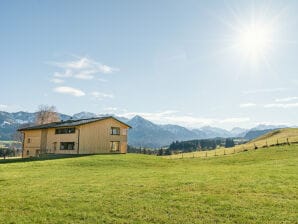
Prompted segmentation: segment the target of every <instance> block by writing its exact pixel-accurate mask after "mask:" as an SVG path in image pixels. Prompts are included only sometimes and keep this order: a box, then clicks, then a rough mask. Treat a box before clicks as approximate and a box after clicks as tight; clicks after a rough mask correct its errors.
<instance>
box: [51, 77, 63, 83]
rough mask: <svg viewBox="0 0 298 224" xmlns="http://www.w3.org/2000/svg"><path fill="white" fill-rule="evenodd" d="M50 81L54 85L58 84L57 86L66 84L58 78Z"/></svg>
mask: <svg viewBox="0 0 298 224" xmlns="http://www.w3.org/2000/svg"><path fill="white" fill-rule="evenodd" d="M50 81H51V82H53V83H56V84H59V83H63V82H64V80H63V79H58V78H53V79H51V80H50Z"/></svg>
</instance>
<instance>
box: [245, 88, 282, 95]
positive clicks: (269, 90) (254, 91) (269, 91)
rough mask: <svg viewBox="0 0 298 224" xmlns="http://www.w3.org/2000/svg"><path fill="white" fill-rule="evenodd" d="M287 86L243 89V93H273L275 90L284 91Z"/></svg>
mask: <svg viewBox="0 0 298 224" xmlns="http://www.w3.org/2000/svg"><path fill="white" fill-rule="evenodd" d="M285 90H286V88H271V89H254V90H246V91H243V92H242V93H243V94H256V93H273V92H282V91H285Z"/></svg>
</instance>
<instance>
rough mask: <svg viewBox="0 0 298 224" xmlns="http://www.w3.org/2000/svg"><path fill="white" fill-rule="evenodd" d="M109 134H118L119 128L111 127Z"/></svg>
mask: <svg viewBox="0 0 298 224" xmlns="http://www.w3.org/2000/svg"><path fill="white" fill-rule="evenodd" d="M111 135H120V128H115V127H111Z"/></svg>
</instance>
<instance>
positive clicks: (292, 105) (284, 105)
mask: <svg viewBox="0 0 298 224" xmlns="http://www.w3.org/2000/svg"><path fill="white" fill-rule="evenodd" d="M264 107H265V108H284V109H287V108H295V107H298V103H271V104H266V105H264Z"/></svg>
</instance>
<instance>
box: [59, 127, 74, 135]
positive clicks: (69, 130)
mask: <svg viewBox="0 0 298 224" xmlns="http://www.w3.org/2000/svg"><path fill="white" fill-rule="evenodd" d="M74 133H76V128H56V129H55V135H61V134H74Z"/></svg>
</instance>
